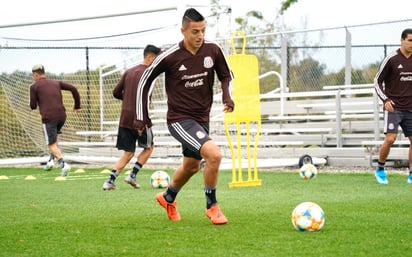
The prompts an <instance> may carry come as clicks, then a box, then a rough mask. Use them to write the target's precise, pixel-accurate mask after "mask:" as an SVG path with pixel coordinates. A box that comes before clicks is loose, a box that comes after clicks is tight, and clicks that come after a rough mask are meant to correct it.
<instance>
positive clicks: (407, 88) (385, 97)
mask: <svg viewBox="0 0 412 257" xmlns="http://www.w3.org/2000/svg"><path fill="white" fill-rule="evenodd" d="M374 84H375V90H376V92H377V94H378V96H379V98H380V99H381V100H382V101H383V107H384V128H383V129H384V130H383V131H384V133H385V140H384V142H383V144H382V146H381V147H380V150H379V159H378V167H377V169H376V171H375V177H376V180H377V181H378V183H380V184H388V179H387V176H386V175H387V174H386V172H385V169H384V168H385V162H386V159H387V157H388V155H389V152H390V148H391V146H392V144H393V143H394V142H395V140H396V137H397V135H398V127H399V126H400V127H401V128H402V131H403V133H404V135H405V137H408V138H409V141H410V143H412V29H405V30H404V31H403V32H402V34H401V46H400V48H399V49H397V50H396V51H394V52H392V53H390V54H389V55H388V56H386V57H385V58H384V59H383V61H382V63H381V65H380V67H379V70H378V73H377V74H376V76H375V79H374ZM408 183H412V144H410V146H409V176H408Z"/></svg>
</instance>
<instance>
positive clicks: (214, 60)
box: [135, 8, 234, 225]
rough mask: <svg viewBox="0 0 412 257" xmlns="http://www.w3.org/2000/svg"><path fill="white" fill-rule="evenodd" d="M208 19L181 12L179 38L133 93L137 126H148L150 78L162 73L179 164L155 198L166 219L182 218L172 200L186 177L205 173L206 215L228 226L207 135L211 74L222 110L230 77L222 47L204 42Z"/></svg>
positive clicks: (217, 156)
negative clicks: (179, 153) (180, 156)
mask: <svg viewBox="0 0 412 257" xmlns="http://www.w3.org/2000/svg"><path fill="white" fill-rule="evenodd" d="M205 31H206V21H205V19H204V17H203V16H202V15H201V14H200V13H199V12H198V11H197V10H195V9H193V8H189V9H187V10H186V11H185V13H184V15H183V19H182V28H181V32H182V34H183V40H182V41H181V42H179V43H178V44H176V45H174V46H172V47H170V48H169V49H167V50H165V51H164V52H163V53H161V54H159V56H158V57H157V58H156V59H155V60H154V61H153V63H152V65H151V66H150V67H149V68H147V70H146V71H145V73H144V74H143V76H142V78H141V80H140V82H139V89H138V92H137V96H136V97H137V99H138V100H137V105H136V114H137V120H136V123H135V126H136V127H137V128H140V129H141V128H143V127H144V126H145V124H150V123H151V121H150V118H149V117H148V102H149V96H148V92H151V87H152V86H153V85H152V82H153V80H154V79H155V78H156V77H157V76H159V75H160V74H161V73H165V86H166V93H167V97H168V100H167V104H168V110H167V123H168V128H169V131H170V133H171V135H172V136H173V137H174V138H175V139H176V140H178V141H179V142H180V143H181V144H182V150H183V162H182V164H181V165H180V166H179V167H178V168H177V169H176V171H175V173H174V175H173V177H172V181H171V183H170V185H169V187H168V188H167V190H166V191H165V192H161V193H159V194H158V195H156V200H157V201H158V203H159V204H160V205H161V206H162V207H163V208H165V209H166V211H167V215H168V217H169V219H170V220H174V221H177V220H180V214H179V212H178V211H177V209H176V205H177V204H176V201H175V198H176V196H177V194H178V192H179V191H180V190H181V189H182V187H183V186H184V185H185V184H186V182H188V181H189V179H190V178H191V177H192V176H193V175H194V174H195V173H197V172H198V171H199V169H200V162H201V160H202V159H204V161H205V166H204V170H203V177H204V192H205V197H206V216H207V217H208V218H209V219H210V220H211V222H212V223H213V224H217V225H218V224H226V223H227V218H226V217H225V215H223V213H222V211H221V210H220V208H219V205H218V203H217V200H216V187H217V183H218V172H219V167H220V162H221V159H222V154H221V152H220V149H219V147H218V146H217V145H216V144H215V143H214V142H213V141H212V139H211V138H210V137H209V119H210V110H211V106H212V102H213V84H214V79H215V72H216V74H217V77H218V79H219V80H220V82H221V87H222V101H223V111H224V112H232V111H233V109H234V102H233V100H232V98H231V95H230V86H231V80H232V74H231V71H230V69H229V66H228V63H227V62H226V59H225V56H224V54H223V52H222V49H221V48H220V47H219V46H218V45H217V44H215V43H212V42H209V41H207V40H205V39H204V36H205Z"/></svg>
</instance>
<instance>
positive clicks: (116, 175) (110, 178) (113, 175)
mask: <svg viewBox="0 0 412 257" xmlns="http://www.w3.org/2000/svg"><path fill="white" fill-rule="evenodd" d="M118 176H119V172H118V171H117V170H115V169H113V170H112V173H110V176H109V179H108V182H111V183H113V182H114V181H115V180H116V178H117V177H118Z"/></svg>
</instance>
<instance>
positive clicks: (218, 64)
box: [215, 48, 235, 112]
mask: <svg viewBox="0 0 412 257" xmlns="http://www.w3.org/2000/svg"><path fill="white" fill-rule="evenodd" d="M215 71H216V74H217V77H218V78H219V80H220V83H221V87H222V102H223V111H224V112H232V111H233V110H234V109H235V103H234V101H233V99H232V94H231V91H232V83H231V81H232V79H233V74H232V72H231V71H230V67H229V64H228V62H227V61H226V58H225V56H224V54H223V52H222V50H221V49H220V48H219V51H218V53H217V56H216V59H215Z"/></svg>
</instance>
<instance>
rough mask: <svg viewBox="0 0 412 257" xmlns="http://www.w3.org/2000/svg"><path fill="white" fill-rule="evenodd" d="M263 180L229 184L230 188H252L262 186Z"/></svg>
mask: <svg viewBox="0 0 412 257" xmlns="http://www.w3.org/2000/svg"><path fill="white" fill-rule="evenodd" d="M261 185H262V180H260V179H257V180H248V181H239V182H231V183H229V187H230V188H232V187H251V186H261Z"/></svg>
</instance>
